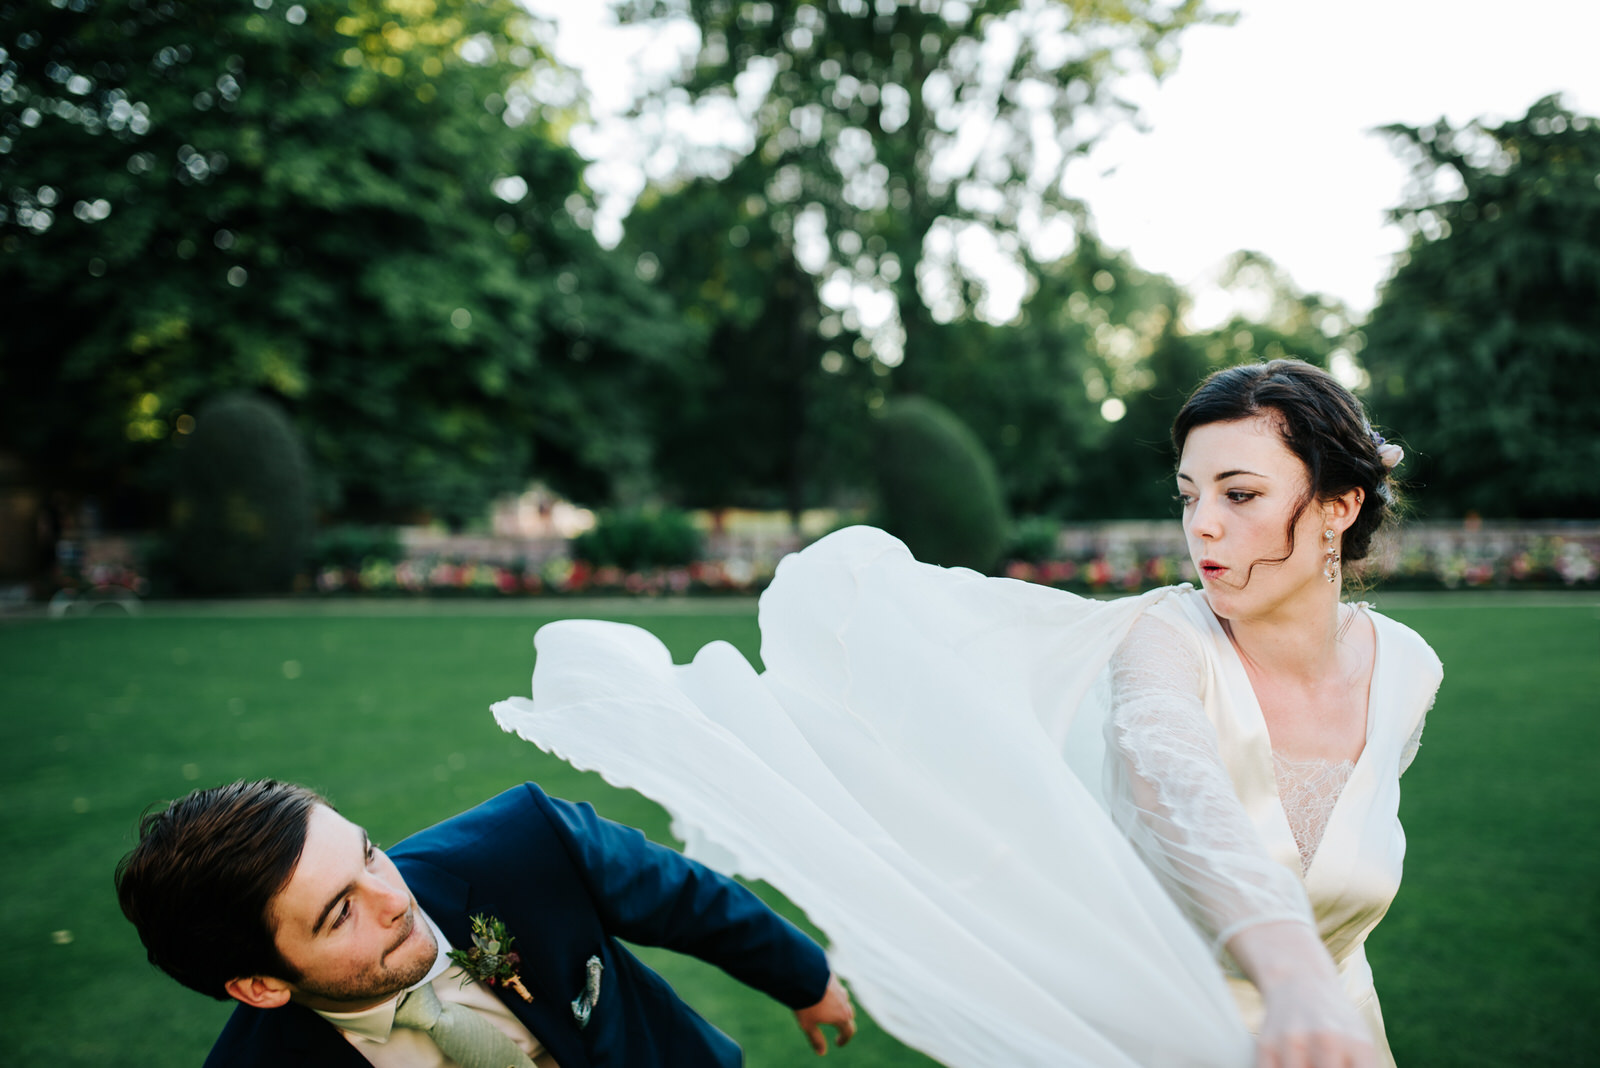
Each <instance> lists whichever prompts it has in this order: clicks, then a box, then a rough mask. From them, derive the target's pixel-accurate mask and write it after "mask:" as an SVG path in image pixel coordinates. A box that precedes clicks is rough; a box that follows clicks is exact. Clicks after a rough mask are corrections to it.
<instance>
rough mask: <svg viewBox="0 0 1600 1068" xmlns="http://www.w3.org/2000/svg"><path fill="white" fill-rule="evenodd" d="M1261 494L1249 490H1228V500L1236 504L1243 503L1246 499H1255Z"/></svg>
mask: <svg viewBox="0 0 1600 1068" xmlns="http://www.w3.org/2000/svg"><path fill="white" fill-rule="evenodd" d="M1259 496H1261V494H1259V493H1252V492H1251V491H1249V490H1229V491H1228V500H1230V501H1232V502H1233V503H1234V504H1243V503H1244V502H1245V501H1253V500H1255V499H1256V498H1257V497H1259Z"/></svg>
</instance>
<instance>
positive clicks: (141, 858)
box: [116, 779, 332, 1001]
mask: <svg viewBox="0 0 1600 1068" xmlns="http://www.w3.org/2000/svg"><path fill="white" fill-rule="evenodd" d="M326 804H327V802H326V801H324V800H323V799H322V798H321V797H320V796H319V795H318V794H316V793H315V792H314V791H312V790H309V789H307V788H306V787H304V786H296V785H295V784H293V783H285V782H276V781H274V780H272V779H259V780H256V781H254V782H236V783H230V784H229V785H227V786H217V787H213V788H211V789H207V790H196V791H195V792H194V793H192V794H190V795H189V796H188V797H183V798H179V799H178V800H177V801H174V802H172V803H171V804H169V805H167V806H166V807H165V808H162V809H160V810H159V811H150V812H146V813H145V815H144V818H143V819H142V820H140V822H139V844H138V845H137V846H135V847H134V848H133V850H132V852H130V853H129V854H128V855H127V856H125V857H123V858H122V860H121V862H120V863H118V864H117V874H116V883H117V899H118V900H119V901H120V902H121V904H122V913H123V915H124V916H127V917H128V919H129V920H131V921H132V922H133V925H134V927H136V928H138V930H139V940H140V941H141V942H143V943H144V948H145V952H146V953H147V954H148V955H149V957H150V963H152V964H154V965H156V966H157V967H159V968H160V969H161V970H162V971H164V972H166V973H167V974H168V975H170V976H172V977H173V978H174V979H176V980H177V981H178V982H180V983H182V984H183V985H184V986H186V987H189V988H190V989H191V990H198V991H199V992H200V993H202V994H209V995H210V996H212V997H214V998H217V999H219V1000H223V1001H226V1000H227V998H228V992H227V990H226V989H225V984H226V983H227V982H228V981H229V980H230V979H239V978H246V977H249V976H253V975H268V976H272V977H273V978H276V979H283V980H286V981H288V982H295V981H297V980H298V979H299V978H300V974H299V972H298V970H296V969H295V968H293V967H292V966H291V965H290V964H289V962H288V961H286V960H284V959H283V955H282V954H280V953H279V952H278V946H277V941H276V939H275V938H274V928H275V926H276V924H275V923H274V922H273V919H272V916H271V915H269V913H268V908H269V906H270V904H271V902H272V899H273V897H274V896H276V895H277V893H278V891H279V890H282V889H283V887H284V886H285V884H287V883H288V881H289V877H290V876H291V875H293V874H294V868H295V865H296V864H297V863H299V860H300V853H301V851H302V850H303V849H304V848H305V844H306V825H307V822H308V820H309V819H310V816H311V809H312V808H313V807H314V806H316V805H326ZM329 807H332V806H329Z"/></svg>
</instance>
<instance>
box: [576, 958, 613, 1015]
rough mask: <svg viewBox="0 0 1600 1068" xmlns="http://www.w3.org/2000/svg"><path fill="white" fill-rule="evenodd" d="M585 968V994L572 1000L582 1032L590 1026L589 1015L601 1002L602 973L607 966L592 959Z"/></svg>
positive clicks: (598, 960) (597, 959)
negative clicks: (597, 1003)
mask: <svg viewBox="0 0 1600 1068" xmlns="http://www.w3.org/2000/svg"><path fill="white" fill-rule="evenodd" d="M584 968H585V969H586V970H587V972H588V975H587V977H586V978H585V979H584V983H583V993H581V994H579V995H578V996H577V997H575V998H573V999H572V1016H573V1018H574V1019H575V1020H577V1021H578V1027H579V1029H580V1030H581V1029H582V1028H585V1027H587V1026H589V1014H590V1013H592V1012H594V1006H595V1002H597V1001H599V1000H600V973H601V972H603V971H605V965H604V964H601V963H600V958H599V957H590V958H589V960H588V962H587V963H585V964H584Z"/></svg>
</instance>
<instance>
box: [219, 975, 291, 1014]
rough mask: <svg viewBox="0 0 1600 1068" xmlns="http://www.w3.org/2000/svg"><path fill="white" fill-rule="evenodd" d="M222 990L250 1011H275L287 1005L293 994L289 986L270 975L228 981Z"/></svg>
mask: <svg viewBox="0 0 1600 1068" xmlns="http://www.w3.org/2000/svg"><path fill="white" fill-rule="evenodd" d="M222 988H223V989H224V990H226V991H227V992H228V996H229V997H231V998H233V999H234V1000H235V1001H238V1002H240V1003H242V1004H245V1005H248V1006H250V1007H251V1008H252V1009H276V1008H278V1007H279V1006H280V1005H284V1004H287V1003H288V1001H289V995H290V994H291V993H293V990H291V989H290V987H289V984H288V983H286V982H284V981H283V980H282V979H274V978H272V977H271V976H270V975H252V976H248V977H246V978H242V979H229V980H228V981H227V982H226V983H224V984H223V986H222Z"/></svg>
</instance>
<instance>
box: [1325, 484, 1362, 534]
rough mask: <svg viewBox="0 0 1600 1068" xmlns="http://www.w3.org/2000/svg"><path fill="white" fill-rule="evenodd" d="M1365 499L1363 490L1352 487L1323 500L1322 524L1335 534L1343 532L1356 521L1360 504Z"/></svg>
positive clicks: (1359, 511) (1359, 512)
mask: <svg viewBox="0 0 1600 1068" xmlns="http://www.w3.org/2000/svg"><path fill="white" fill-rule="evenodd" d="M1365 499H1366V494H1365V493H1364V492H1362V491H1361V490H1359V489H1352V490H1346V491H1345V492H1343V493H1341V494H1339V496H1337V497H1332V498H1329V499H1328V500H1325V501H1323V502H1322V522H1323V524H1324V525H1325V526H1327V527H1328V528H1329V529H1330V530H1332V531H1333V532H1334V533H1335V534H1343V533H1344V532H1345V531H1346V530H1349V529H1350V525H1351V524H1352V523H1354V522H1355V521H1356V516H1358V515H1360V514H1361V504H1362V502H1363V501H1364V500H1365Z"/></svg>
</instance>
